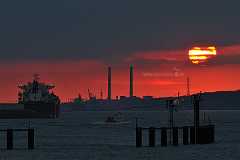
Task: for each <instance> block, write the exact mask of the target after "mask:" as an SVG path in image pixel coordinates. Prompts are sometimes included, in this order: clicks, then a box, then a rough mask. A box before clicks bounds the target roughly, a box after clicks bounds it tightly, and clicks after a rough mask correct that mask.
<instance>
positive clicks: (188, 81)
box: [187, 77, 191, 96]
mask: <svg viewBox="0 0 240 160" xmlns="http://www.w3.org/2000/svg"><path fill="white" fill-rule="evenodd" d="M190 94H191V93H190V79H189V77H187V96H190Z"/></svg>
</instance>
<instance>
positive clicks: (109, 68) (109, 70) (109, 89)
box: [108, 67, 112, 100]
mask: <svg viewBox="0 0 240 160" xmlns="http://www.w3.org/2000/svg"><path fill="white" fill-rule="evenodd" d="M111 72H112V71H111V67H108V100H111V99H112V73H111Z"/></svg>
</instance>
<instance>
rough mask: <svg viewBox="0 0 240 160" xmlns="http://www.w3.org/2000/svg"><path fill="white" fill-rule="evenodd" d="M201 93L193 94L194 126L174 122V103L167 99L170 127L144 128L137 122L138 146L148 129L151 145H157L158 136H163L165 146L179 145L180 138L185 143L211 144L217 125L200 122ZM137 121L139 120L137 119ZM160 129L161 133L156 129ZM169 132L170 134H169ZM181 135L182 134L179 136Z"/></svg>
mask: <svg viewBox="0 0 240 160" xmlns="http://www.w3.org/2000/svg"><path fill="white" fill-rule="evenodd" d="M200 98H201V93H200V94H197V95H193V111H194V118H193V122H194V123H193V126H182V127H177V126H175V125H174V123H173V106H172V105H173V103H172V101H169V100H168V101H167V106H168V107H169V106H170V107H169V108H170V125H169V127H160V128H157V127H149V128H142V127H138V124H136V147H141V146H142V145H143V144H142V139H143V135H144V134H143V131H144V130H147V131H148V132H149V134H148V135H149V138H148V140H149V145H148V146H149V147H154V146H156V136H158V135H160V137H161V146H163V147H165V146H167V145H168V144H171V145H174V146H178V145H179V144H180V143H179V140H181V143H182V144H183V145H189V144H210V143H214V141H215V125H212V124H209V125H200V122H199V106H200V105H199V104H200V100H201V99H200ZM136 122H137V121H136ZM158 130H160V133H159V134H156V131H158ZM168 133H169V134H168ZM179 135H181V136H179Z"/></svg>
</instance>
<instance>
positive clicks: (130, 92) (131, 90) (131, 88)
mask: <svg viewBox="0 0 240 160" xmlns="http://www.w3.org/2000/svg"><path fill="white" fill-rule="evenodd" d="M129 96H130V97H133V65H130V87H129Z"/></svg>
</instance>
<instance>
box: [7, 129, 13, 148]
mask: <svg viewBox="0 0 240 160" xmlns="http://www.w3.org/2000/svg"><path fill="white" fill-rule="evenodd" d="M7 149H8V150H12V149H13V130H12V129H7Z"/></svg>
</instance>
